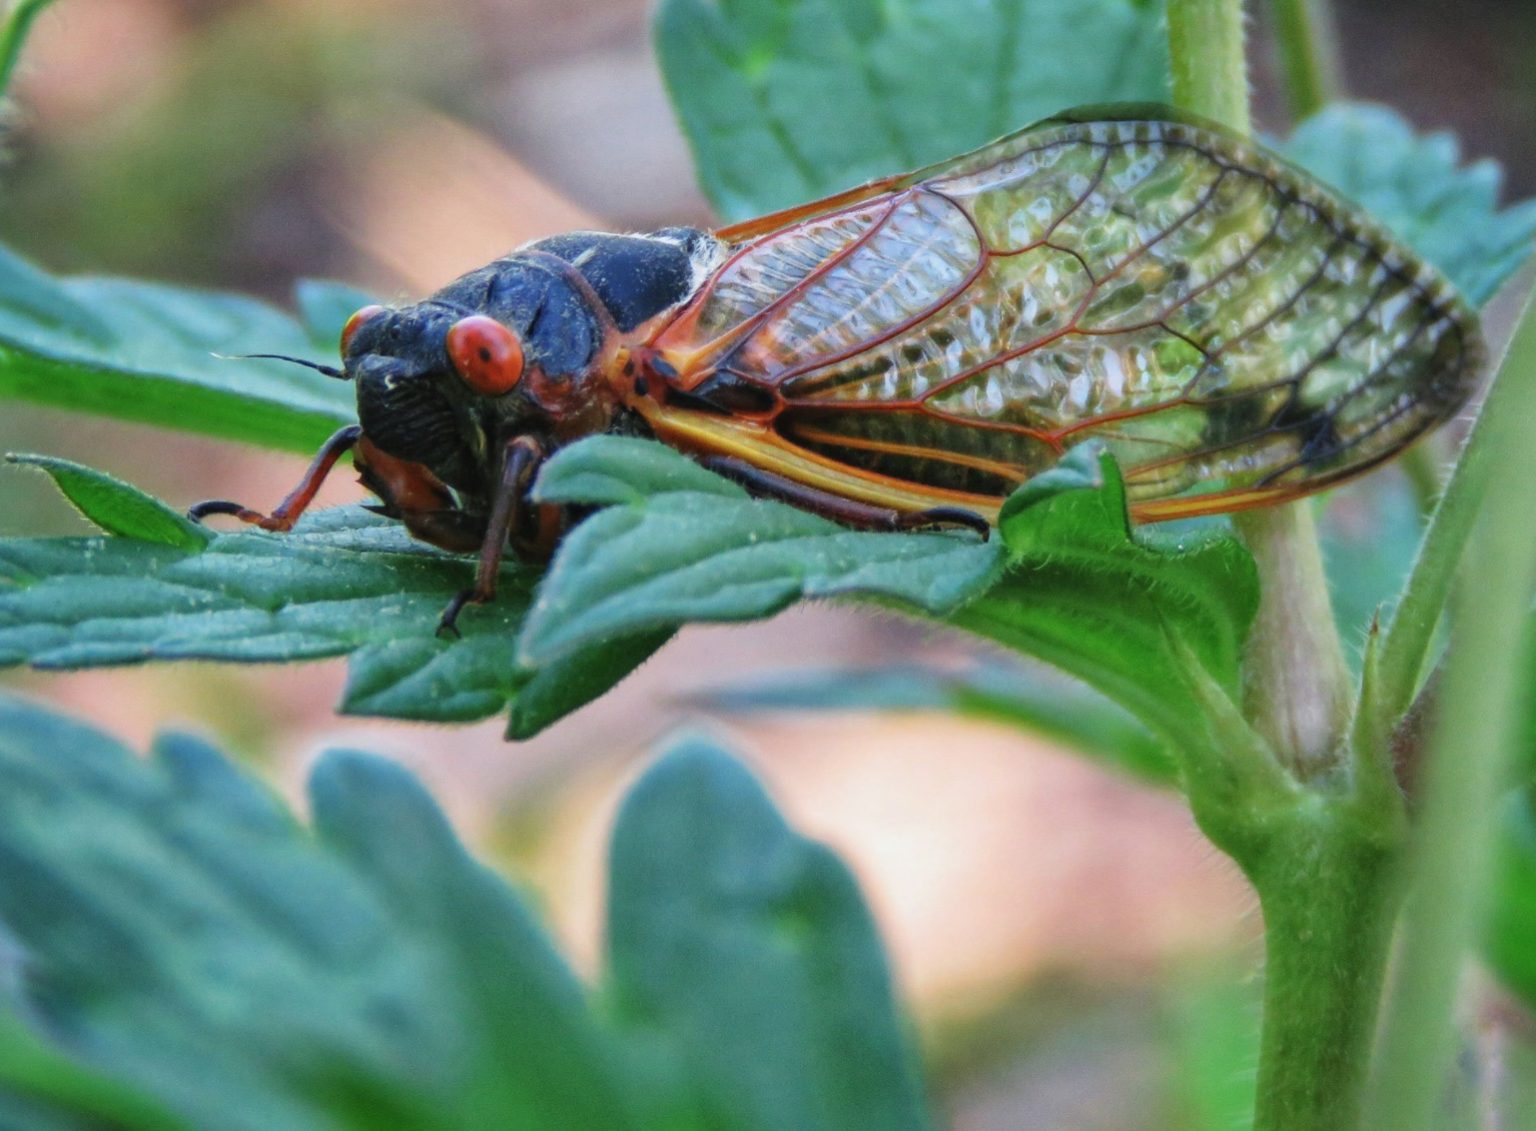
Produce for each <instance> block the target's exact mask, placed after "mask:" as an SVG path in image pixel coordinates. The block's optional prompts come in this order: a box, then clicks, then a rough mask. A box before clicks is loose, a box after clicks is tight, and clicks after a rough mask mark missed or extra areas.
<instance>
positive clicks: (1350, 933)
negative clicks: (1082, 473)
mask: <svg viewBox="0 0 1536 1131" xmlns="http://www.w3.org/2000/svg"><path fill="white" fill-rule="evenodd" d="M1293 14H1295V15H1298V16H1299V15H1303V14H1305V13H1304V12H1303V11H1301V10H1300V9H1298V10H1297V11H1296V12H1295V13H1293ZM1293 30H1294V31H1297V32H1298V33H1304V32H1306V31H1307V28H1306V27H1305V26H1304V25H1298V27H1297V28H1294V29H1293ZM1168 35H1169V49H1170V53H1171V55H1172V64H1173V97H1174V101H1175V102H1176V103H1178V104H1179V105H1181V106H1183V107H1185V108H1187V109H1189V110H1192V111H1194V112H1195V113H1198V114H1201V115H1203V116H1205V117H1208V118H1212V119H1215V120H1216V121H1218V122H1221V123H1222V124H1224V125H1226V126H1228V127H1229V128H1232V129H1235V130H1238V131H1241V132H1243V133H1247V132H1249V126H1250V120H1249V112H1248V77H1247V65H1246V57H1245V54H1244V42H1243V38H1244V25H1243V10H1242V4H1241V0H1169V2H1168ZM1297 42H1298V44H1302V43H1306V44H1310V43H1311V42H1313V39H1312V36H1311V35H1310V34H1307V35H1299V38H1298V41H1297ZM1304 50H1305V51H1310V47H1305V48H1303V47H1300V46H1298V51H1304ZM1312 70H1314V71H1316V73H1315V74H1312V75H1309V76H1306V78H1307V83H1308V87H1307V96H1308V97H1309V98H1310V97H1315V98H1318V99H1321V98H1322V97H1323V96H1324V95H1323V93H1322V87H1321V81H1322V73H1321V69H1320V68H1312ZM1236 525H1237V529H1238V531H1239V533H1240V534H1241V535H1242V537H1243V539H1244V541H1245V542H1246V543H1247V544H1248V547H1249V549H1250V550H1251V551H1252V553H1253V556H1254V560H1255V562H1256V563H1257V564H1258V569H1259V580H1260V584H1261V586H1262V592H1261V597H1260V605H1259V612H1258V616H1257V619H1256V621H1255V624H1254V626H1253V630H1252V632H1251V634H1250V636H1249V643H1248V651H1247V654H1246V656H1245V663H1244V668H1245V671H1244V682H1245V686H1244V699H1245V702H1244V711H1245V714H1246V715H1247V719H1248V722H1249V724H1250V725H1251V726H1252V727H1253V729H1254V730H1255V731H1256V732H1257V734H1258V736H1259V739H1260V740H1261V742H1260V743H1259V744H1258V745H1260V746H1267V747H1268V748H1269V750H1270V751H1272V752H1273V753H1272V754H1271V755H1270V756H1271V757H1272V758H1273V759H1274V760H1276V761H1277V762H1278V763H1279V764H1280V765H1281V766H1283V767H1284V769H1285V770H1286V771H1287V773H1288V776H1289V778H1290V779H1291V780H1292V781H1293V783H1294V784H1295V786H1296V788H1295V790H1294V793H1293V794H1292V795H1291V796H1289V797H1288V798H1287V797H1284V796H1283V795H1281V794H1279V793H1276V792H1275V791H1270V793H1269V794H1268V795H1267V796H1265V797H1264V798H1262V799H1255V798H1252V797H1250V798H1248V799H1247V800H1246V801H1245V799H1244V797H1243V796H1242V795H1241V794H1238V795H1236V796H1234V797H1233V798H1231V799H1226V800H1223V799H1222V798H1221V797H1220V796H1219V795H1216V797H1215V799H1214V800H1212V799H1211V798H1210V797H1203V796H1202V791H1199V790H1197V789H1196V788H1194V787H1193V786H1192V788H1191V790H1190V799H1191V804H1192V805H1194V806H1195V808H1196V816H1197V818H1198V819H1199V820H1200V823H1201V827H1202V828H1204V829H1206V830H1207V832H1208V833H1210V834H1211V835H1212V836H1213V839H1215V840H1216V841H1217V843H1218V844H1219V845H1220V846H1221V847H1222V848H1223V849H1225V850H1226V851H1227V852H1229V853H1231V855H1232V856H1233V858H1234V859H1235V860H1236V861H1237V862H1238V864H1239V865H1240V866H1241V867H1242V869H1243V871H1244V872H1245V873H1246V874H1247V876H1248V877H1249V879H1250V880H1251V881H1252V883H1253V885H1254V887H1255V889H1256V890H1257V892H1258V894H1259V901H1260V904H1261V906H1262V908H1263V911H1264V920H1265V925H1266V934H1265V946H1266V951H1267V955H1266V969H1265V1008H1264V1022H1263V1031H1262V1037H1261V1042H1260V1052H1259V1076H1258V1094H1257V1097H1256V1101H1255V1123H1254V1126H1255V1128H1256V1131H1350V1129H1352V1128H1354V1127H1356V1126H1358V1116H1359V1109H1360V1103H1361V1095H1362V1091H1363V1087H1364V1082H1365V1078H1366V1073H1367V1069H1368V1066H1369V1064H1370V1052H1371V1037H1372V1033H1373V1031H1374V1024H1375V1017H1376V1012H1377V1004H1378V1002H1379V1000H1380V992H1381V985H1382V981H1383V971H1384V969H1385V965H1386V951H1387V940H1388V938H1389V937H1390V932H1391V924H1392V921H1393V918H1394V912H1395V909H1396V906H1397V885H1396V883H1395V882H1394V876H1395V873H1396V869H1395V862H1396V858H1397V855H1398V845H1399V844H1400V842H1401V839H1402V835H1403V815H1402V807H1401V799H1400V796H1399V795H1398V793H1397V790H1396V787H1395V784H1393V783H1392V781H1391V779H1390V776H1389V775H1390V760H1389V755H1388V752H1387V750H1386V749H1385V746H1386V744H1385V742H1384V741H1383V742H1379V743H1376V746H1377V748H1376V749H1371V750H1365V751H1360V750H1355V749H1354V748H1353V746H1352V744H1351V743H1350V742H1349V740H1348V739H1347V738H1346V735H1345V731H1346V724H1347V722H1348V715H1349V699H1348V688H1349V684H1348V680H1347V668H1346V666H1345V663H1344V657H1343V648H1342V645H1341V643H1340V640H1339V634H1338V630H1337V628H1336V627H1335V625H1334V620H1333V614H1332V608H1331V602H1330V600H1329V596H1328V588H1327V580H1326V578H1325V576H1324V574H1323V568H1322V554H1321V552H1320V550H1319V547H1318V538H1317V528H1316V526H1315V524H1314V522H1313V518H1312V512H1311V509H1310V507H1309V506H1308V505H1306V504H1299V505H1298V504H1292V505H1290V506H1286V507H1279V508H1275V509H1272V510H1269V509H1265V510H1256V511H1252V512H1249V513H1248V514H1246V515H1241V516H1239V517H1238V520H1237V523H1236ZM1226 756H1227V757H1228V758H1229V759H1233V760H1236V759H1240V758H1244V757H1249V758H1251V757H1253V756H1255V748H1254V745H1253V744H1249V745H1248V746H1246V747H1230V748H1229V750H1228V753H1227V755H1226ZM1199 768H1200V767H1199V766H1197V765H1190V766H1189V774H1190V777H1191V778H1193V777H1194V776H1195V773H1196V772H1197V771H1198V770H1199ZM1277 798H1279V803H1278V804H1275V801H1276V799H1277Z"/></svg>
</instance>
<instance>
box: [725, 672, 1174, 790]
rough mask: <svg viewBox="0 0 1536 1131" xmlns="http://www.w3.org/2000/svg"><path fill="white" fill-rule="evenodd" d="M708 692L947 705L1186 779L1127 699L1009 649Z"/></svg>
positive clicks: (772, 705)
mask: <svg viewBox="0 0 1536 1131" xmlns="http://www.w3.org/2000/svg"><path fill="white" fill-rule="evenodd" d="M699 700H700V702H701V703H702V704H703V705H705V706H707V707H712V708H714V709H716V710H722V711H729V712H734V713H742V712H757V711H945V712H949V713H952V714H956V715H960V716H962V717H969V718H976V719H983V720H986V721H988V722H996V723H1002V724H1004V725H1006V726H1012V727H1016V728H1018V729H1019V730H1023V731H1028V732H1029V733H1032V734H1042V735H1045V736H1047V737H1049V738H1052V739H1055V740H1057V741H1058V742H1062V743H1065V744H1066V745H1068V746H1071V747H1073V748H1074V749H1075V750H1077V751H1078V753H1080V754H1084V755H1086V756H1088V757H1090V758H1093V759H1096V760H1098V761H1100V762H1103V763H1104V764H1105V765H1108V766H1111V767H1113V768H1114V769H1117V770H1121V771H1123V772H1125V773H1129V774H1131V775H1133V776H1134V777H1137V778H1140V779H1141V780H1143V781H1146V782H1149V783H1152V784H1156V785H1173V784H1175V782H1176V779H1177V773H1176V769H1175V766H1174V763H1173V760H1172V759H1171V758H1170V757H1169V756H1168V752H1167V750H1166V749H1165V748H1164V746H1163V745H1162V743H1160V742H1159V741H1158V740H1157V739H1156V738H1155V737H1154V736H1153V735H1152V734H1151V733H1150V732H1149V731H1148V730H1147V728H1146V727H1144V726H1142V725H1141V724H1140V723H1139V722H1137V721H1136V720H1135V719H1134V718H1133V717H1131V716H1130V715H1129V714H1127V713H1126V712H1125V711H1124V710H1122V709H1121V708H1120V707H1117V706H1116V705H1115V704H1114V703H1112V702H1110V701H1109V700H1108V699H1106V698H1104V697H1103V696H1102V695H1100V694H1098V693H1097V692H1095V691H1093V690H1091V689H1089V688H1087V687H1084V686H1083V685H1082V684H1080V683H1077V682H1076V681H1074V680H1068V679H1064V678H1062V677H1061V676H1059V675H1057V674H1056V673H1054V672H1051V671H1048V670H1040V669H1035V668H1029V667H1026V666H1024V665H1022V664H1012V663H1008V662H1006V661H1002V660H999V659H989V660H988V661H987V662H986V663H974V664H971V665H969V666H968V667H966V668H964V669H963V670H961V671H949V670H946V669H943V668H936V667H928V666H924V665H922V664H893V665H891V666H889V667H878V668H828V669H826V670H817V669H810V670H805V671H798V670H797V671H795V672H792V673H786V674H784V675H779V676H768V677H765V678H761V679H757V680H754V681H752V682H750V683H737V684H732V685H729V686H727V687H724V688H721V689H719V690H716V691H710V692H706V693H705V694H704V695H702V696H700V697H699Z"/></svg>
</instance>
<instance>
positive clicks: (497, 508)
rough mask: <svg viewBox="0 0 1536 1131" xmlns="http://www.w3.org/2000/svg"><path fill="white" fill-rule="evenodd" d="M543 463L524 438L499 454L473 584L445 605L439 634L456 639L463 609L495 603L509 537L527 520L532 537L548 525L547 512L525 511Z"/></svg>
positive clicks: (532, 441)
mask: <svg viewBox="0 0 1536 1131" xmlns="http://www.w3.org/2000/svg"><path fill="white" fill-rule="evenodd" d="M543 462H544V448H543V446H542V445H541V444H540V443H539V442H538V441H537V440H535V439H532V438H531V437H528V436H518V437H516V438H515V439H512V440H509V441H508V442H507V445H506V447H505V448H504V449H503V450H502V459H501V474H500V476H498V477H497V480H496V494H495V496H494V498H493V499H492V500H491V517H490V519H489V521H488V522H487V523H486V525H485V534H484V537H483V539H482V541H481V543H480V564H479V566H478V567H477V568H476V570H475V583H474V585H473V586H471V587H470V588H468V589H465V590H463V591H461V592H459V593H458V594H456V595H455V596H454V598H453V600H452V601H450V602H448V607H447V608H446V609H444V610H443V617H442V620H440V621H439V622H438V626H437V631H438V633H439V634H442V633H445V632H446V633H452V634H453V635H454V636H457V635H459V630H458V625H457V622H458V619H459V614H460V613H461V612H463V611H464V606H465V605H484V604H486V603H487V602H489V601H492V600H494V599H495V597H496V579H497V576H498V575H499V574H500V572H501V560H502V558H503V557H504V556H505V555H506V552H507V541H508V539H509V538H510V537H511V536H512V535H514V534H518V535H521V534H522V533H523V531H524V527H525V525H526V523H527V520H528V519H529V518H530V517H531V518H533V519H535V520H536V524H537V526H538V528H539V529H538V530H537V531H535V535H536V536H537V535H538V534H540V533H542V532H543V530H544V528H545V527H547V526H549V525H550V523H549V522H548V521H546V519H548V518H549V517H550V515H551V514H553V510H552V509H551V508H544V507H541V508H539V512H538V513H537V514H533V515H530V512H529V510H528V501H527V496H528V490H529V488H530V487H532V486H533V477H534V475H536V474H537V473H538V470H539V465H540V464H542V463H543Z"/></svg>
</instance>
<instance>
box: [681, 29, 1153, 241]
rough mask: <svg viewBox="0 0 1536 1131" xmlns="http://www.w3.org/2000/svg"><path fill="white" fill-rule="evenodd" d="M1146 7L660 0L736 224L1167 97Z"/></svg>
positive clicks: (691, 119) (714, 186)
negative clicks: (1071, 115)
mask: <svg viewBox="0 0 1536 1131" xmlns="http://www.w3.org/2000/svg"><path fill="white" fill-rule="evenodd" d="M1162 19H1163V13H1162V5H1161V3H1157V2H1146V0H1077V2H1076V3H1072V4H1063V3H1059V2H1058V0H796V2H794V3H783V2H782V0H663V2H662V4H661V6H660V8H659V9H658V10H657V14H656V48H657V54H658V56H659V58H660V61H661V68H662V73H663V76H664V78H665V80H666V83H667V86H668V88H669V90H670V92H671V95H672V101H673V104H674V106H675V107H676V109H677V113H678V116H679V117H680V118H681V120H682V125H683V131H684V133H686V134H687V136H688V140H689V142H690V143H691V145H692V147H693V154H694V161H695V163H696V165H697V168H698V175H699V181H700V183H701V184H702V185H703V187H704V191H705V193H706V194H707V195H708V196H709V198H710V200H711V201H713V203H714V205H715V207H716V209H717V210H718V211H719V212H720V213H721V215H723V216H724V217H726V218H727V219H733V220H739V219H743V218H745V217H748V216H754V215H758V214H761V213H764V212H770V211H773V210H774V209H777V208H784V207H788V206H790V205H794V204H800V203H803V202H805V201H808V200H813V199H815V198H817V197H820V196H825V195H827V194H828V193H831V192H834V191H836V190H838V189H844V188H848V187H850V186H852V185H855V184H858V183H859V182H861V181H864V180H868V179H870V178H873V177H877V176H884V175H887V174H891V173H897V172H904V171H907V170H910V169H916V168H919V167H920V166H923V165H926V164H928V163H930V162H934V161H939V160H942V159H944V158H947V157H952V156H954V155H956V154H959V153H964V152H966V151H968V150H971V149H975V148H977V147H979V146H980V145H982V144H983V143H985V142H987V141H990V140H991V139H992V138H994V137H997V136H999V135H1001V134H1005V133H1007V132H1009V131H1010V130H1014V129H1017V128H1019V127H1020V126H1023V125H1026V124H1027V123H1029V122H1033V121H1036V120H1038V119H1040V118H1044V117H1047V116H1048V115H1050V114H1053V113H1055V112H1056V111H1058V110H1061V109H1063V108H1065V107H1068V106H1075V105H1081V104H1084V103H1093V102H1114V101H1146V100H1153V101H1164V100H1166V98H1167V93H1168V78H1167V76H1168V55H1167V47H1166V37H1165V36H1164V35H1163V34H1162Z"/></svg>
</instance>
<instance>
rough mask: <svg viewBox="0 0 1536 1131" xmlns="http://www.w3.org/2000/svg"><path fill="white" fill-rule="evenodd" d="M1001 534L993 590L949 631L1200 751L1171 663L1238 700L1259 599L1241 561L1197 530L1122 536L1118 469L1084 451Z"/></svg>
mask: <svg viewBox="0 0 1536 1131" xmlns="http://www.w3.org/2000/svg"><path fill="white" fill-rule="evenodd" d="M1000 529H1001V532H1002V538H1003V541H1004V543H1005V545H1006V546H1007V552H1008V559H1009V562H1008V570H1007V572H1006V574H1005V575H1004V578H1003V580H1002V581H1001V582H1000V583H998V584H997V585H995V586H993V587H992V588H991V589H989V590H988V591H987V592H986V593H985V594H983V595H982V596H981V597H980V598H978V599H977V600H975V601H973V602H971V603H970V604H968V605H966V606H965V607H964V608H962V609H961V610H960V611H959V612H958V613H956V614H954V615H953V616H951V617H950V620H951V621H952V622H953V623H955V624H958V625H960V626H961V627H964V628H967V629H970V630H971V631H973V632H976V633H978V634H980V635H983V636H987V637H990V638H992V639H994V640H997V641H999V642H1001V643H1003V644H1007V645H1008V646H1010V647H1012V648H1015V649H1017V650H1018V651H1021V652H1024V653H1026V654H1027V655H1031V656H1035V657H1037V658H1039V659H1042V660H1046V661H1047V662H1049V663H1051V664H1054V665H1055V666H1057V667H1059V668H1060V669H1061V670H1062V671H1065V672H1067V673H1068V674H1070V675H1073V676H1076V677H1077V678H1078V679H1081V680H1082V681H1083V682H1084V683H1086V684H1088V685H1089V686H1090V687H1093V688H1095V689H1096V690H1098V691H1100V692H1102V693H1103V694H1104V695H1106V696H1108V697H1109V698H1110V699H1112V700H1113V701H1115V702H1116V703H1118V704H1119V705H1120V706H1122V707H1124V708H1125V709H1126V710H1128V711H1130V712H1131V714H1133V715H1135V716H1136V717H1137V718H1138V719H1139V720H1140V721H1141V722H1143V723H1145V724H1146V725H1147V726H1148V727H1149V728H1151V729H1152V730H1153V732H1155V733H1156V734H1157V735H1159V736H1160V737H1161V738H1163V739H1164V740H1167V741H1170V742H1173V743H1174V744H1175V745H1178V744H1182V743H1187V742H1191V741H1204V739H1205V735H1204V732H1203V730H1202V729H1201V728H1202V727H1203V725H1204V724H1203V722H1202V719H1203V717H1204V715H1205V711H1204V710H1203V709H1202V708H1201V705H1200V703H1201V700H1200V699H1199V698H1198V697H1197V696H1196V695H1195V694H1194V693H1193V691H1192V690H1191V684H1190V680H1189V677H1188V676H1187V674H1186V671H1185V668H1184V661H1183V659H1181V655H1180V653H1181V652H1187V653H1188V655H1190V656H1191V657H1192V658H1193V659H1194V660H1195V661H1196V662H1198V663H1199V664H1200V666H1201V667H1203V668H1204V669H1205V671H1206V672H1207V673H1208V675H1209V678H1210V679H1212V680H1214V681H1215V682H1216V684H1217V685H1218V686H1219V687H1220V688H1222V689H1223V690H1225V691H1226V692H1227V693H1228V694H1229V695H1232V696H1234V697H1235V696H1236V695H1237V693H1238V687H1239V666H1240V663H1241V659H1242V648H1243V642H1244V640H1245V639H1246V638H1247V634H1248V628H1249V625H1250V624H1251V623H1252V621H1253V616H1254V613H1255V612H1256V610H1257V608H1258V599H1259V585H1258V577H1257V574H1256V571H1255V568H1254V564H1253V559H1252V557H1251V556H1250V555H1249V554H1248V551H1247V550H1245V549H1244V548H1243V547H1242V545H1241V544H1240V543H1238V541H1237V540H1236V539H1235V538H1232V537H1230V536H1229V535H1225V534H1217V533H1212V532H1208V531H1197V532H1182V533H1179V534H1170V533H1168V532H1165V531H1158V530H1155V529H1143V530H1136V531H1133V530H1132V529H1131V525H1130V519H1129V516H1128V514H1127V511H1126V503H1125V485H1124V483H1123V481H1122V480H1121V478H1120V471H1119V468H1118V467H1117V466H1116V464H1115V462H1114V460H1113V459H1112V458H1111V457H1109V456H1108V455H1100V454H1098V453H1095V452H1093V451H1091V450H1090V449H1089V448H1088V447H1087V446H1080V447H1078V448H1076V449H1074V450H1073V451H1072V452H1070V453H1068V455H1067V457H1066V458H1065V459H1064V460H1063V461H1062V462H1061V464H1059V465H1058V466H1057V467H1056V468H1053V469H1052V470H1051V471H1048V472H1046V473H1044V474H1043V475H1039V476H1036V477H1035V478H1034V479H1032V480H1031V481H1030V482H1029V483H1027V484H1025V486H1024V487H1022V488H1020V489H1019V490H1018V491H1017V492H1015V493H1014V496H1013V497H1012V498H1011V499H1009V501H1008V503H1007V504H1006V505H1005V506H1004V508H1003V514H1002V518H1001V526H1000Z"/></svg>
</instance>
